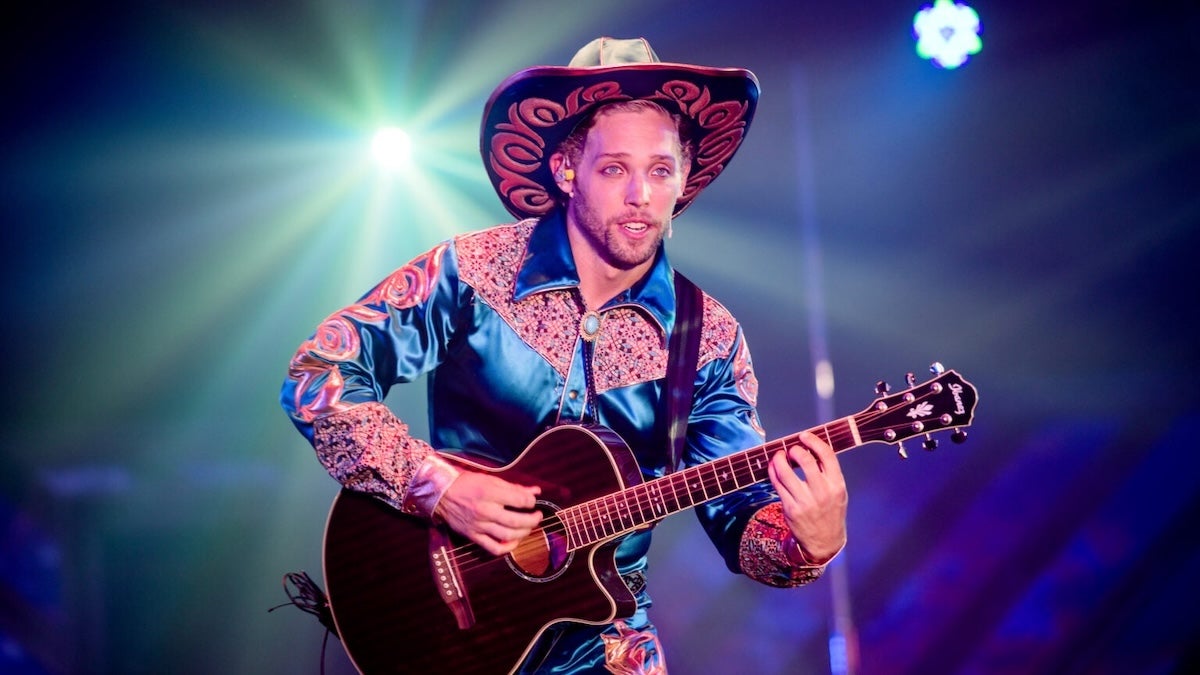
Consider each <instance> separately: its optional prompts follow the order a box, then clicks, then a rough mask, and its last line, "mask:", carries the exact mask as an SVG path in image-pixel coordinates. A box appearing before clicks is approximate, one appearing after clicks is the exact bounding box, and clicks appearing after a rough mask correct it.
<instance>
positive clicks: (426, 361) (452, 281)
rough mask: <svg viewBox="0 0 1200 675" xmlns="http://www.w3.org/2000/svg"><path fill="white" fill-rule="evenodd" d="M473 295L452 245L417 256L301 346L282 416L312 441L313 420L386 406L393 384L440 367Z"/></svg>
mask: <svg viewBox="0 0 1200 675" xmlns="http://www.w3.org/2000/svg"><path fill="white" fill-rule="evenodd" d="M471 294H472V293H471V289H470V288H469V287H468V286H466V285H465V284H462V283H460V282H459V278H458V273H457V264H456V257H455V249H454V245H453V243H452V242H448V243H444V244H441V245H439V246H437V247H435V248H434V249H432V250H430V251H428V252H427V253H425V254H423V255H421V256H418V257H417V258H416V259H414V260H413V261H412V262H410V263H408V264H407V265H405V266H403V267H401V268H400V269H398V270H396V271H395V272H393V273H392V274H390V275H389V276H388V277H387V278H386V279H384V280H383V281H382V282H380V283H379V284H378V285H377V286H375V288H373V289H371V291H370V292H368V293H367V294H366V295H364V296H363V297H362V298H360V299H359V300H358V302H356V303H354V304H352V305H350V306H348V307H345V308H343V309H341V310H338V311H337V312H334V313H333V314H332V315H330V316H329V317H328V318H326V319H325V320H324V321H323V322H322V323H321V324H320V326H318V327H317V330H316V332H315V333H314V334H313V335H312V337H310V338H309V339H308V340H306V341H305V342H304V343H302V344H301V345H300V348H299V349H298V350H297V351H296V354H295V356H294V357H293V358H292V361H291V364H290V366H289V368H288V375H287V378H286V379H285V381H284V384H283V390H282V392H281V394H280V402H281V404H282V405H283V408H284V411H285V412H287V414H288V416H289V417H290V418H291V419H292V422H293V423H294V424H295V425H296V427H297V428H298V429H299V430H300V432H301V433H302V434H304V436H305V437H306V438H308V439H309V441H310V442H311V441H312V440H313V422H314V420H316V419H318V418H321V417H323V416H326V415H330V414H334V413H338V412H343V411H346V410H348V409H350V408H351V407H353V406H355V405H357V404H362V403H368V402H381V401H383V399H384V397H386V396H387V393H388V390H389V389H390V388H391V387H392V385H394V384H398V383H402V382H410V381H412V380H413V379H415V378H417V377H419V376H421V375H423V374H425V373H427V372H429V371H430V370H432V369H433V368H435V367H436V366H437V365H438V364H439V363H441V362H442V360H443V359H444V358H445V355H446V351H447V349H449V345H450V343H451V341H452V340H453V338H454V333H455V326H456V325H458V319H459V317H460V312H461V311H462V310H463V309H464V308H469V306H470V301H471Z"/></svg>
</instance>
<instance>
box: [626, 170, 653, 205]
mask: <svg viewBox="0 0 1200 675" xmlns="http://www.w3.org/2000/svg"><path fill="white" fill-rule="evenodd" d="M625 203H626V204H630V205H637V206H645V205H646V204H649V203H650V182H649V181H647V180H646V179H645V177H643V176H639V175H637V174H633V175H632V176H630V178H629V185H628V186H627V187H626V194H625Z"/></svg>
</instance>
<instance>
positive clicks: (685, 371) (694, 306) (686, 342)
mask: <svg viewBox="0 0 1200 675" xmlns="http://www.w3.org/2000/svg"><path fill="white" fill-rule="evenodd" d="M703 318H704V293H703V292H702V291H701V290H700V287H699V286H697V285H696V284H694V283H692V282H691V280H690V279H688V278H687V277H685V276H683V275H682V274H680V273H679V270H675V328H674V330H672V331H671V338H670V342H669V344H668V345H667V382H666V393H667V452H668V456H667V459H668V461H667V473H671V472H672V471H674V470H675V469H676V468H678V467H679V462H680V461H681V460H682V459H683V446H684V443H685V442H686V440H687V424H688V415H689V414H690V413H691V411H692V390H693V388H694V387H695V385H696V364H697V363H698V362H699V360H700V324H701V322H702V320H703Z"/></svg>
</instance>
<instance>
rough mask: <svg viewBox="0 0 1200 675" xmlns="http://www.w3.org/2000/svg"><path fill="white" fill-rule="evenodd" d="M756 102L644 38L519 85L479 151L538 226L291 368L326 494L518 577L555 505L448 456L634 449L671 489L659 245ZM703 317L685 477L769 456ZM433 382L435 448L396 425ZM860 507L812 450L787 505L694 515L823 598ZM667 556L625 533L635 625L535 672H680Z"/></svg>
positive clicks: (588, 631)
mask: <svg viewBox="0 0 1200 675" xmlns="http://www.w3.org/2000/svg"><path fill="white" fill-rule="evenodd" d="M757 97H758V85H757V82H756V80H755V79H754V76H753V75H752V74H751V73H750V72H749V71H745V70H738V69H714V68H702V67H697V66H690V65H682V64H669V63H662V62H660V61H659V60H658V58H657V56H655V54H654V52H653V51H652V50H651V49H650V47H649V45H648V44H647V43H646V42H645V41H644V40H613V39H607V38H602V39H599V40H596V41H593V42H592V43H591V44H589V45H587V46H586V47H584V48H583V49H582V50H581V51H580V52H579V53H578V54H577V55H576V57H575V58H574V59H573V60H572V61H571V63H570V65H569V66H567V67H565V68H562V67H539V68H531V69H528V70H525V71H522V72H519V73H517V74H515V75H513V76H512V77H510V78H509V79H508V80H507V81H505V82H504V83H503V84H501V86H500V87H499V88H498V89H497V90H496V92H495V93H494V94H493V96H492V98H491V100H490V101H489V102H488V105H487V108H486V110H485V114H484V123H483V128H482V139H481V150H482V152H483V157H484V163H485V166H486V167H487V169H488V172H489V176H490V178H491V180H492V182H493V184H494V185H495V187H496V189H497V192H498V194H499V195H500V198H501V200H502V201H503V202H504V203H505V206H506V207H507V208H508V209H509V211H510V212H512V213H513V214H514V215H516V216H518V217H519V218H522V219H523V220H521V221H520V222H518V223H515V224H513V225H506V226H500V227H495V228H491V229H488V230H483V231H480V232H476V233H472V234H467V235H463V236H460V237H456V238H455V239H453V240H452V241H449V242H446V243H443V244H441V245H439V246H437V247H435V248H434V249H433V250H431V251H429V252H427V253H425V254H424V255H422V256H419V257H418V258H417V259H415V260H414V261H413V262H412V263H410V264H408V265H407V266H405V267H403V268H401V269H399V270H398V271H396V272H395V273H394V274H392V275H391V276H390V277H388V278H387V279H385V280H384V281H383V282H382V283H381V284H380V285H379V286H377V287H376V288H375V289H374V290H372V291H371V292H369V293H368V294H367V295H366V296H364V297H363V298H362V299H361V300H360V301H359V302H358V303H356V304H354V305H351V306H350V307H348V308H346V309H343V310H341V311H339V312H337V313H335V314H334V315H332V316H331V317H329V318H328V319H327V320H326V321H325V322H324V323H323V324H322V325H321V326H320V327H319V328H318V330H317V332H316V334H315V335H314V336H313V338H312V339H310V340H309V341H307V342H305V343H304V344H303V345H301V347H300V350H299V351H298V352H297V354H296V356H295V358H294V359H293V361H292V363H291V368H290V370H289V377H288V379H287V380H286V382H285V384H284V388H283V392H282V402H283V406H284V408H285V409H286V410H287V412H288V413H289V415H290V416H291V417H292V419H293V421H294V422H295V424H296V425H297V427H298V428H299V429H300V430H301V432H302V433H304V434H305V436H306V437H308V438H309V440H310V441H311V442H312V443H313V444H314V446H315V448H316V451H317V455H318V457H319V459H320V460H321V462H322V463H323V464H324V465H325V467H326V468H327V469H328V470H329V472H330V473H331V474H332V475H333V476H334V477H335V478H336V479H337V480H338V481H339V482H341V483H342V484H343V485H344V486H346V487H348V488H351V489H353V490H356V491H362V492H366V493H369V494H372V495H375V496H377V497H379V498H380V499H381V500H383V501H385V502H387V503H388V504H390V505H392V506H393V507H395V508H396V509H399V510H401V511H403V512H404V513H406V514H409V516H410V517H413V518H422V519H427V520H432V521H435V522H440V523H445V524H446V525H448V526H449V527H450V528H452V529H453V530H455V531H457V532H459V533H460V534H462V535H464V536H465V537H467V538H468V539H470V540H471V541H473V542H475V543H477V544H478V545H480V546H482V547H483V548H484V549H486V551H488V552H489V553H491V554H493V555H497V556H499V555H504V554H507V553H510V552H512V551H513V550H514V548H515V547H516V546H517V545H518V542H520V541H521V540H522V539H523V538H524V537H525V536H526V535H528V534H529V533H530V532H531V531H532V530H533V529H534V528H535V527H537V526H538V524H539V522H540V521H541V519H542V514H541V513H540V512H539V511H537V510H534V509H533V507H534V506H535V503H536V502H537V499H538V495H539V493H540V491H541V486H539V485H537V484H528V485H526V484H518V483H515V482H509V481H507V480H505V479H503V478H501V477H499V476H497V475H495V474H494V473H492V472H484V471H473V470H470V469H469V468H465V467H464V466H462V465H460V464H457V463H453V462H449V461H447V460H446V459H445V458H443V457H442V456H440V455H439V454H436V453H435V452H434V448H436V449H437V450H438V451H440V452H441V453H448V454H454V453H465V454H467V455H468V456H471V457H475V458H482V459H485V460H490V461H491V462H494V463H498V464H505V463H508V462H511V461H512V460H513V459H514V458H515V457H517V455H518V454H519V453H520V452H521V451H522V449H523V448H525V446H526V445H527V444H528V443H529V442H530V441H531V440H533V439H534V438H535V437H536V436H538V434H539V433H541V432H542V431H544V430H545V429H546V428H547V427H551V426H554V425H560V424H566V423H596V424H600V425H603V426H605V427H608V428H609V429H612V430H614V431H615V432H617V434H619V435H620V437H621V438H622V439H623V440H624V441H625V442H626V443H627V444H628V445H629V446H630V448H631V449H632V450H633V453H634V455H635V456H636V458H637V460H638V465H639V466H640V468H641V471H642V475H643V477H645V478H647V479H649V478H654V477H657V476H662V475H664V474H666V473H669V472H671V471H672V470H673V469H675V467H674V466H668V463H669V460H668V454H667V453H666V452H665V451H664V447H663V439H664V438H666V437H667V434H666V427H667V424H668V421H667V419H666V417H667V416H666V413H665V402H666V398H667V396H666V392H665V391H664V377H665V374H666V372H667V365H668V354H667V353H666V351H667V350H666V347H667V344H668V336H669V335H670V333H671V331H672V329H673V328H674V324H675V322H676V318H677V317H676V298H675V291H674V288H673V284H672V282H673V278H674V270H673V269H672V268H671V266H670V264H669V262H668V260H667V257H666V253H665V248H664V246H663V239H664V237H665V236H668V235H669V234H670V231H671V223H672V219H673V218H674V216H676V215H678V214H679V213H680V212H681V211H683V209H684V208H686V207H687V206H688V205H689V204H690V203H691V202H692V200H693V199H694V198H695V197H696V195H697V194H698V193H699V192H700V191H701V190H702V189H703V188H704V187H705V186H707V185H708V183H710V182H711V181H712V180H713V179H714V178H715V177H716V176H717V175H719V174H720V172H721V171H722V170H723V169H724V167H725V165H726V163H727V162H728V161H729V159H730V158H731V157H732V156H733V154H734V152H735V151H736V150H737V148H738V146H739V145H740V143H741V141H742V138H743V137H744V134H745V132H746V129H747V128H748V125H749V123H750V121H751V119H752V117H753V113H754V109H755V105H756V103H757ZM702 304H703V315H702V324H701V325H702V328H701V340H700V354H699V362H698V364H697V367H696V372H695V389H694V394H693V397H692V404H691V409H690V414H689V415H688V426H687V441H686V449H685V452H684V455H683V457H682V461H683V464H684V465H687V466H692V465H697V464H700V463H704V462H707V461H710V460H713V459H715V458H718V457H721V456H724V455H728V454H731V453H733V452H737V451H740V450H743V449H746V448H749V447H753V446H756V445H759V444H761V443H762V442H763V432H762V429H761V427H760V425H759V422H758V418H757V413H756V410H755V405H756V395H757V381H756V379H755V376H754V372H753V369H752V367H751V361H750V353H749V349H748V347H747V345H746V341H745V338H744V336H743V335H742V331H741V328H740V327H739V326H738V324H737V323H736V321H735V320H734V319H733V317H732V316H731V315H730V314H729V312H728V311H727V310H725V308H724V307H722V306H721V305H720V304H718V303H717V302H716V301H715V300H714V299H712V298H711V297H709V296H707V295H705V296H703V303H702ZM672 357H674V355H672ZM426 373H428V374H429V395H430V420H431V431H430V434H431V443H426V442H424V441H422V440H419V439H417V438H414V437H412V436H411V435H410V434H409V433H408V429H407V427H406V426H405V425H404V424H403V423H401V422H400V421H399V420H398V419H396V417H395V416H394V415H393V414H392V413H391V412H390V411H389V410H388V408H386V407H385V406H384V405H383V404H382V403H381V401H382V400H383V398H384V397H385V396H386V394H387V392H388V389H389V388H390V387H391V385H393V384H394V383H399V382H408V381H411V380H413V379H415V378H417V377H418V376H420V375H423V374H426ZM796 469H798V470H799V474H800V475H797V471H796ZM846 501H847V498H846V486H845V482H844V480H843V478H842V474H841V471H840V468H839V465H838V460H837V458H836V456H835V455H834V453H833V451H832V450H831V449H830V448H829V446H828V445H826V444H825V443H823V442H822V441H820V440H818V439H817V438H816V437H815V436H812V435H807V434H806V435H803V436H802V437H801V443H800V444H796V445H793V446H791V447H789V448H788V450H787V451H786V452H782V451H781V452H778V453H776V454H775V456H774V457H773V458H772V460H771V465H770V482H769V483H759V484H757V485H753V486H749V487H746V488H743V489H740V490H737V491H734V492H732V493H730V494H727V495H725V496H723V497H719V498H717V499H714V500H712V501H709V502H708V503H706V504H703V505H701V506H699V507H697V509H696V511H697V515H698V517H699V518H700V521H701V523H702V524H703V525H704V527H705V529H706V531H707V532H708V534H709V536H710V538H711V539H712V541H713V543H714V544H715V546H716V548H717V549H718V551H720V553H721V555H722V556H723V557H724V559H725V562H726V564H727V565H728V566H729V568H730V569H731V570H732V571H734V572H737V573H743V574H746V575H747V576H749V577H751V578H753V579H756V580H758V581H761V582H763V583H767V584H770V585H774V586H784V587H786V586H797V585H800V584H804V583H808V582H810V581H812V580H814V579H816V578H817V577H819V576H820V574H821V572H822V570H823V569H824V566H825V565H826V564H827V563H828V562H829V560H831V559H832V558H833V557H834V556H835V555H836V554H837V553H838V552H839V551H840V550H841V548H842V546H843V545H844V543H845V518H846ZM650 537H651V531H650V530H648V529H647V530H639V531H637V532H635V533H633V534H630V535H627V536H626V537H625V538H624V539H623V540H622V542H621V543H620V545H619V547H618V548H617V552H616V560H617V565H618V568H619V571H620V574H621V575H622V577H623V578H624V579H626V580H627V582H628V583H629V585H630V587H631V590H633V592H634V593H635V595H636V598H637V611H636V613H635V614H634V616H633V617H631V618H629V619H628V620H627V621H626V622H625V623H623V624H618V625H613V626H607V627H604V626H601V627H594V626H587V625H572V626H569V627H567V628H565V629H562V630H553V631H548V632H547V633H546V634H545V635H544V636H543V637H542V639H541V640H540V641H539V643H538V644H537V645H536V646H535V647H533V648H532V649H531V650H530V651H529V653H528V655H527V658H526V659H525V663H524V665H523V666H522V668H521V670H522V672H548V671H552V672H556V673H576V672H603V668H605V667H608V668H609V669H610V670H613V671H614V672H618V671H619V669H621V668H626V669H627V670H626V671H620V672H628V671H629V669H631V666H630V664H631V663H633V664H636V667H641V668H643V669H644V670H646V671H647V672H665V665H664V663H663V660H662V654H661V652H660V650H658V649H657V648H656V644H657V641H656V640H654V639H653V635H654V628H653V626H652V624H651V623H650V621H649V619H648V617H647V614H646V608H647V607H648V606H649V604H650V599H649V594H648V591H647V589H646V588H645V584H644V578H645V576H644V572H645V567H646V553H647V550H648V548H649V544H650ZM335 609H336V608H335ZM606 647H607V648H608V651H609V653H610V658H609V662H608V663H607V664H606V663H605V649H606ZM622 659H624V660H625V663H617V662H616V661H620V660H622Z"/></svg>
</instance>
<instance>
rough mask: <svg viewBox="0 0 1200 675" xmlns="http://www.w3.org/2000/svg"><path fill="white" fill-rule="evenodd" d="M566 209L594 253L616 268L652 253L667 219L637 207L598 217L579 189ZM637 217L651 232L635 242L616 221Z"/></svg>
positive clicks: (630, 265)
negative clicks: (640, 211) (623, 235)
mask: <svg viewBox="0 0 1200 675" xmlns="http://www.w3.org/2000/svg"><path fill="white" fill-rule="evenodd" d="M567 208H568V210H569V212H570V213H571V214H572V216H573V217H574V220H575V222H576V223H577V224H578V225H579V229H580V231H581V233H582V234H583V236H584V238H586V239H587V240H588V242H589V243H590V244H591V246H592V248H593V249H594V250H595V251H596V253H597V255H599V256H600V258H601V259H602V260H604V262H605V263H607V264H608V265H611V266H612V267H615V268H617V269H622V270H629V269H633V268H635V267H637V266H638V265H641V264H642V263H645V262H646V261H647V260H650V259H651V258H653V257H654V254H655V253H656V252H657V251H658V247H659V245H660V244H661V243H662V240H663V233H664V231H665V230H666V227H667V223H664V222H661V221H658V220H654V219H652V218H650V217H649V216H647V215H646V214H644V213H639V212H638V211H636V210H631V211H627V212H625V213H621V214H618V215H616V216H613V217H611V218H609V219H608V220H607V221H601V219H600V216H599V214H597V213H596V211H595V210H594V209H593V208H592V206H591V204H590V203H588V201H587V198H586V197H584V196H583V193H582V192H577V193H576V194H575V196H574V197H573V198H572V199H571V202H570V204H569V205H568V207H567ZM630 220H637V221H640V222H644V223H646V224H647V226H648V227H651V228H653V232H652V233H651V235H650V236H648V237H647V238H646V239H643V240H641V241H636V242H630V241H627V240H625V238H624V237H622V236H621V234H620V233H619V231H618V230H619V229H620V227H621V226H620V225H619V224H618V223H621V222H628V221H630Z"/></svg>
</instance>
